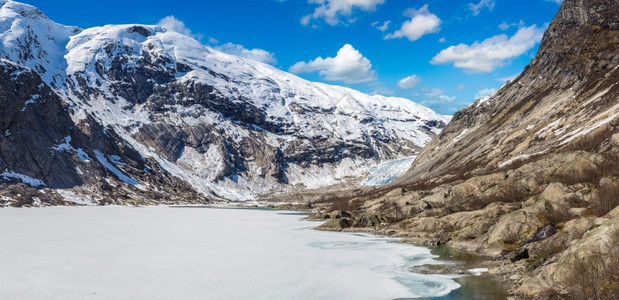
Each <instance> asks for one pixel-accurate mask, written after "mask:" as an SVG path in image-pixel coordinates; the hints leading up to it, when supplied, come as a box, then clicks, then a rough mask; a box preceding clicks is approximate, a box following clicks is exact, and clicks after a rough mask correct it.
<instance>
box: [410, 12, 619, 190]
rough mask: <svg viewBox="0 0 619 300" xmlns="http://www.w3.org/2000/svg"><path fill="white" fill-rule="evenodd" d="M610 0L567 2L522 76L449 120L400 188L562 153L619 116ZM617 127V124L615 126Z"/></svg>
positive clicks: (618, 66) (618, 59) (617, 20)
mask: <svg viewBox="0 0 619 300" xmlns="http://www.w3.org/2000/svg"><path fill="white" fill-rule="evenodd" d="M617 9H619V3H617V2H616V1H610V2H609V1H586V3H579V2H578V1H568V2H567V3H566V4H565V5H563V7H562V8H561V11H560V12H559V13H558V15H557V16H556V17H555V19H554V20H553V22H552V23H551V24H550V26H549V28H548V30H547V32H546V34H545V36H544V38H543V40H542V44H541V45H540V49H539V52H538V54H537V55H536V56H535V58H534V59H533V60H532V61H531V63H530V64H529V66H527V68H526V69H525V71H524V72H523V73H522V74H521V75H520V76H518V77H517V78H516V79H514V80H512V81H511V82H508V83H507V84H506V85H505V86H503V87H502V88H501V89H499V90H498V91H497V92H495V93H494V94H493V95H491V96H489V97H488V98H485V99H481V100H478V101H477V102H476V103H474V104H472V105H471V106H469V107H467V108H465V109H463V110H461V111H459V112H458V113H456V114H455V115H454V118H453V119H452V121H451V123H450V124H449V126H448V127H447V128H446V129H445V130H444V131H443V132H442V134H441V135H440V136H439V137H438V138H437V139H435V140H434V141H432V143H430V144H429V145H428V146H427V147H425V148H424V150H423V151H422V153H421V154H420V156H419V157H418V159H417V160H416V162H415V164H414V166H412V167H411V172H410V173H409V174H408V176H406V177H405V178H403V179H402V180H400V182H407V181H415V180H425V179H429V178H436V177H437V176H442V175H447V174H456V173H459V172H460V170H462V167H463V166H466V165H468V166H479V168H480V169H479V170H476V168H466V169H467V170H468V171H471V174H483V173H487V172H489V171H490V170H496V169H499V168H502V167H507V166H509V165H510V164H511V163H514V162H516V161H519V160H526V159H528V158H531V157H534V156H539V155H541V154H544V153H550V152H553V151H561V150H562V149H564V148H565V147H566V146H568V145H569V144H570V143H571V142H573V141H575V140H577V139H578V138H580V137H582V136H585V135H587V134H589V133H591V132H594V131H596V130H600V129H601V128H605V126H607V125H609V124H611V123H613V120H615V119H616V117H617V116H619V101H617V98H618V97H619V85H618V84H617V83H618V81H619V54H618V52H617V45H618V44H619V35H618V34H617V32H618V30H619V28H618V26H619V25H618V24H619V16H617V14H615V13H612V12H613V11H614V12H616V11H617ZM615 122H616V120H615Z"/></svg>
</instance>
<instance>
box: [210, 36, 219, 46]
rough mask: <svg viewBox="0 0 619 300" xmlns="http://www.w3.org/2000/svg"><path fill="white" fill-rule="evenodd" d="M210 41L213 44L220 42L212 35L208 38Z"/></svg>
mask: <svg viewBox="0 0 619 300" xmlns="http://www.w3.org/2000/svg"><path fill="white" fill-rule="evenodd" d="M208 43H209V44H211V45H217V44H219V41H218V40H217V39H216V38H214V37H210V38H208Z"/></svg>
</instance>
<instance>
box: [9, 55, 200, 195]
mask: <svg viewBox="0 0 619 300" xmlns="http://www.w3.org/2000/svg"><path fill="white" fill-rule="evenodd" d="M0 130H1V131H2V132H3V134H2V135H1V136H0V179H2V180H1V181H2V182H0V187H2V188H0V190H1V192H0V196H1V197H3V201H2V202H3V203H0V204H2V205H15V206H21V205H44V204H67V203H73V204H74V202H71V201H65V200H66V199H64V198H65V197H62V196H59V195H54V194H55V193H54V190H55V189H63V190H69V189H84V190H88V193H89V194H90V195H89V196H88V197H86V196H84V197H83V198H80V199H84V203H82V204H90V205H97V204H106V203H123V202H125V201H126V200H128V198H126V197H127V195H130V194H131V195H133V196H134V197H135V201H136V203H139V202H141V201H144V202H145V203H148V201H149V200H143V199H148V198H153V197H154V198H160V199H161V198H162V194H161V193H157V192H153V193H148V192H144V191H142V190H140V189H139V188H137V187H136V186H137V182H138V180H140V181H141V182H142V184H144V185H151V184H152V185H156V186H158V188H165V187H167V188H169V189H170V192H169V193H166V195H176V196H177V195H178V192H179V191H178V188H181V190H182V189H187V188H188V186H186V185H184V184H183V183H181V182H178V181H176V180H174V178H166V176H165V174H164V172H163V170H161V168H160V167H159V165H158V164H157V163H156V162H153V161H148V160H145V159H144V158H143V157H142V156H140V154H139V153H138V152H137V151H135V150H134V149H133V148H131V147H129V146H127V145H126V144H123V143H122V142H121V141H122V140H121V139H120V138H119V137H118V135H116V134H115V133H114V131H113V130H111V129H110V130H106V129H105V128H103V127H102V126H101V125H100V124H99V123H97V122H95V121H94V120H93V118H92V117H87V118H86V119H84V120H81V121H80V122H78V123H74V121H73V119H72V117H71V115H70V109H69V108H68V105H67V104H66V103H65V102H63V101H62V100H61V99H60V97H59V96H58V95H57V94H56V93H55V92H54V90H53V89H51V88H50V87H49V86H47V84H46V83H45V82H43V81H42V80H41V78H40V76H39V75H38V73H36V72H34V71H32V70H31V69H26V68H24V67H22V66H19V65H17V64H14V63H12V62H10V61H6V60H2V61H0ZM105 178H108V179H105ZM136 178H137V179H136ZM123 184H128V185H129V186H128V187H127V188H126V190H125V191H122V190H120V191H118V190H115V189H114V188H113V186H114V185H123ZM11 185H15V186H14V187H11ZM44 188H45V189H47V188H51V189H52V190H49V189H48V191H47V192H45V191H42V190H41V189H44ZM71 193H72V192H71ZM182 193H183V195H192V193H191V192H190V191H182ZM24 196H25V197H24ZM192 196H193V198H194V200H198V199H199V200H198V201H202V202H204V201H207V199H206V198H202V197H199V196H197V195H192ZM166 197H168V198H169V196H165V197H163V198H166ZM69 198H70V199H69V200H72V201H75V199H76V198H74V197H69ZM118 198H120V199H118ZM123 198H124V199H123ZM140 198H141V199H142V200H140Z"/></svg>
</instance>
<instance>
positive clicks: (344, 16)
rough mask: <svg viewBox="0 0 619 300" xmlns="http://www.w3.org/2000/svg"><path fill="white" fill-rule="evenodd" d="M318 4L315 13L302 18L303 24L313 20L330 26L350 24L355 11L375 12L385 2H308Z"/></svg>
mask: <svg viewBox="0 0 619 300" xmlns="http://www.w3.org/2000/svg"><path fill="white" fill-rule="evenodd" d="M308 2H309V3H310V4H317V5H318V7H316V9H314V12H313V13H311V14H308V15H305V16H303V18H301V24H303V25H308V24H309V23H310V22H311V21H312V20H319V19H323V20H324V21H325V22H326V23H327V24H329V25H337V24H339V23H341V22H350V21H351V20H352V19H351V17H352V15H353V12H354V11H355V10H362V11H374V10H375V9H376V6H378V5H379V4H383V3H385V0H308Z"/></svg>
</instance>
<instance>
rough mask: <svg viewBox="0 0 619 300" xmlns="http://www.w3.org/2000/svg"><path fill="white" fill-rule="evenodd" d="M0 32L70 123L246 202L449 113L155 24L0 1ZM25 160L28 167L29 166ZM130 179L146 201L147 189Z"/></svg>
mask: <svg viewBox="0 0 619 300" xmlns="http://www.w3.org/2000/svg"><path fill="white" fill-rule="evenodd" d="M0 32H2V33H0V40H2V42H3V43H2V44H3V45H4V46H3V47H2V48H0V56H2V57H4V58H5V59H9V60H11V61H14V62H15V63H17V64H19V65H22V66H24V67H27V68H30V69H32V70H34V71H35V72H36V73H37V74H39V75H40V76H41V78H42V80H43V81H44V82H45V83H46V84H47V85H48V86H49V87H50V88H51V90H52V91H53V93H55V94H56V96H58V97H59V98H60V99H61V100H62V101H64V102H65V103H66V105H67V106H68V109H69V110H68V111H69V115H70V118H71V121H72V122H73V123H74V125H75V126H76V127H77V128H79V129H80V131H82V132H86V135H87V136H88V135H89V134H92V132H91V131H90V130H89V129H88V128H87V127H90V126H94V127H100V128H101V131H102V132H103V134H104V135H107V134H108V133H109V134H110V135H113V136H114V137H113V138H112V139H113V140H115V141H116V142H117V143H120V144H123V146H124V147H128V148H129V149H132V150H133V151H135V152H136V153H138V154H139V156H141V157H140V158H139V159H138V160H139V162H136V163H137V164H138V165H139V166H143V165H148V166H150V167H152V168H153V169H157V170H159V171H158V172H159V174H157V176H159V177H167V176H173V177H175V178H176V179H178V180H172V181H174V182H176V181H181V182H185V183H187V184H189V185H190V186H191V188H190V189H191V190H195V191H197V192H199V193H201V194H202V195H204V196H206V197H207V198H210V199H232V200H249V199H253V198H255V196H256V195H258V194H264V193H272V192H276V191H281V190H299V189H303V188H308V187H309V188H317V187H321V186H325V185H331V184H336V183H346V182H349V181H351V180H352V181H356V180H359V179H357V178H362V177H363V176H365V175H366V174H367V172H368V170H369V169H370V168H371V167H372V166H374V165H378V164H380V163H381V162H384V161H386V160H389V159H399V158H403V157H409V156H414V155H416V153H417V152H418V151H419V149H421V147H422V146H423V145H424V144H425V143H427V142H429V141H430V139H431V138H432V137H433V136H434V135H436V134H437V133H438V132H439V131H440V130H441V129H442V127H443V126H444V125H445V124H446V119H445V118H444V117H443V116H441V115H439V114H437V113H435V112H433V111H432V110H430V109H428V108H425V107H423V106H421V105H418V104H416V103H414V102H412V101H410V100H407V99H403V98H393V97H383V96H377V95H376V96H371V95H366V94H363V93H360V92H358V91H354V90H352V89H349V88H345V87H338V86H331V85H327V84H321V83H313V82H309V81H306V80H303V79H301V78H299V77H297V76H295V75H292V74H289V73H286V72H284V71H281V70H278V69H276V68H274V67H272V66H269V65H265V64H262V63H260V62H255V61H251V60H246V59H242V58H240V57H236V56H233V55H229V54H224V53H222V52H219V51H217V50H215V49H212V48H209V47H206V46H204V45H202V44H200V43H199V42H198V41H196V40H194V39H192V38H191V37H188V36H184V35H182V34H179V33H176V32H173V31H169V30H166V29H164V28H162V27H160V26H154V25H139V24H128V25H105V26H99V27H93V28H87V29H80V28H77V27H70V26H64V25H60V24H57V23H54V22H53V21H51V20H50V19H49V18H47V17H46V16H45V15H44V14H43V13H42V12H41V11H40V10H38V9H37V8H35V7H33V6H30V5H27V4H22V3H19V2H14V1H9V2H5V3H4V4H2V7H1V8H0ZM7 101H9V100H8V99H7ZM80 124H82V125H80ZM84 124H89V125H84ZM66 138H67V136H62V137H56V139H57V140H56V141H55V142H56V147H57V146H58V145H61V144H63V145H66V146H65V150H67V149H68V151H69V152H71V151H72V150H71V149H78V148H79V147H77V146H75V145H73V143H71V141H73V142H77V141H78V140H80V139H77V138H76V137H73V136H72V135H68V139H69V142H66V143H65V142H64V140H65V139H66ZM79 149H82V148H79ZM11 151H16V150H14V149H13V150H11ZM37 151H42V150H37ZM82 151H84V153H85V154H86V155H87V156H88V157H90V158H91V160H90V162H89V164H93V165H98V166H97V168H100V167H103V169H105V170H107V171H105V172H104V174H101V175H102V177H103V178H105V180H108V181H109V180H112V181H114V184H115V185H116V184H118V185H119V186H125V185H129V186H139V184H138V185H136V184H130V183H134V181H133V180H128V178H137V179H135V181H137V182H141V181H142V179H141V178H147V177H148V176H150V175H149V172H148V170H147V169H144V168H143V167H140V168H137V165H136V168H135V169H134V170H129V169H130V168H129V166H127V165H123V164H122V163H121V164H116V163H114V161H116V160H115V159H112V158H111V156H110V155H114V157H120V158H121V159H120V160H119V161H123V159H122V158H123V157H122V155H118V154H112V153H113V152H117V151H115V150H114V149H111V148H110V149H100V148H97V147H92V146H90V147H87V148H83V149H82ZM95 151H98V152H95ZM97 153H100V154H101V155H98V154H97ZM98 158H101V159H98ZM126 160H128V159H126ZM147 161H149V163H146V162H147ZM124 163H126V162H124ZM106 166H107V167H106ZM0 167H2V168H3V169H7V172H12V170H8V169H9V168H7V167H6V166H5V165H3V164H0ZM84 168H87V167H85V166H81V169H84ZM126 168H129V169H127V170H125V169H126ZM140 171H142V172H140ZM22 172H23V175H27V176H30V177H32V178H35V176H34V173H36V172H30V171H29V170H27V168H23V169H22ZM66 172H70V173H72V174H67V177H68V178H73V177H80V175H81V174H78V173H76V171H74V170H73V169H69V170H66ZM129 173H132V174H133V175H132V176H129V175H127V174H129ZM134 173H141V174H134ZM20 174H22V173H20ZM2 178H3V177H0V179H2ZM7 178H8V177H7ZM8 179H10V178H8ZM8 179H6V180H8ZM13 179H14V178H13ZM6 180H5V181H6ZM8 181H9V182H14V180H12V179H11V180H8ZM43 181H45V180H43ZM87 185H88V186H89V187H90V188H92V189H93V190H94V192H93V193H94V195H91V196H93V197H95V198H96V199H98V200H93V203H98V201H102V200H101V199H100V198H101V197H99V196H97V193H103V192H102V187H101V186H99V185H100V184H99V183H93V182H89V183H88V184H87ZM101 185H105V184H101ZM76 186H78V185H76ZM142 188H143V189H146V190H149V189H153V188H155V187H153V186H150V187H149V186H144V187H142ZM128 189H130V190H131V192H130V193H129V194H132V195H133V194H135V195H134V196H135V197H136V198H140V199H142V200H140V201H147V202H148V200H147V199H146V196H145V195H147V194H148V193H146V192H145V191H140V189H139V188H131V187H128ZM138 195H141V196H138ZM201 199H203V197H202V198H201ZM189 201H193V200H189ZM121 202H122V201H121Z"/></svg>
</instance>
